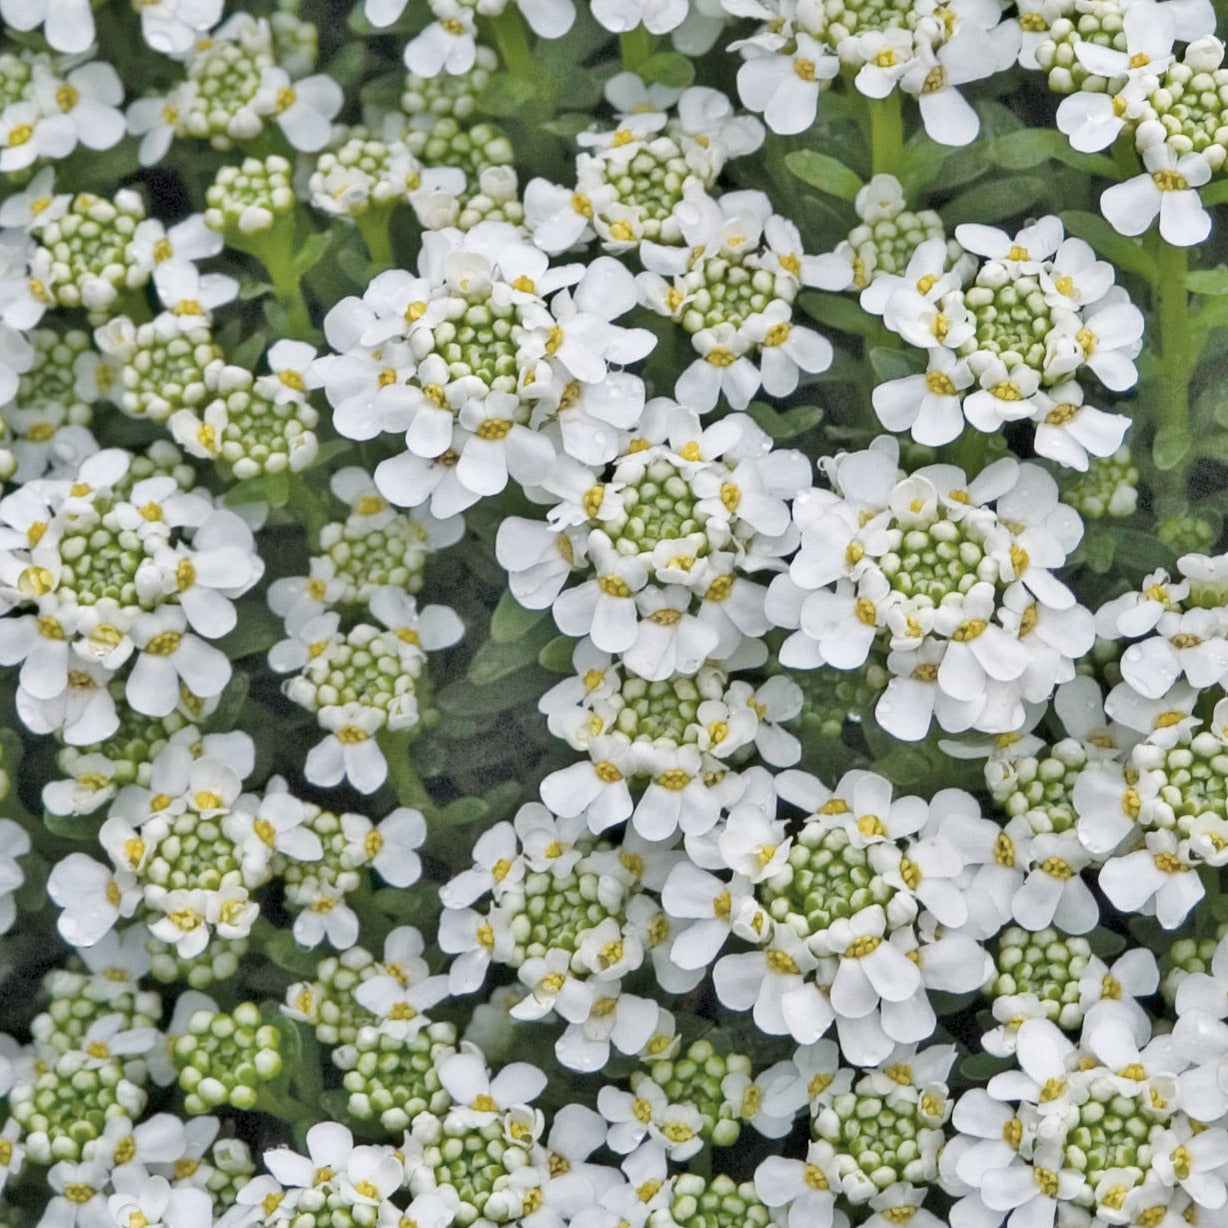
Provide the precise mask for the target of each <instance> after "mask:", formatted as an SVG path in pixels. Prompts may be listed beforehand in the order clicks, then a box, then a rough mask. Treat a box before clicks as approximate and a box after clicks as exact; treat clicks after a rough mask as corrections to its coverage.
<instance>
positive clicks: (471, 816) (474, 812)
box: [439, 797, 490, 827]
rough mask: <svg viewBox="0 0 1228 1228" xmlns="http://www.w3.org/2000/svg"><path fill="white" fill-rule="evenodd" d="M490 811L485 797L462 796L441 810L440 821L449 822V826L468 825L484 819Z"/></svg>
mask: <svg viewBox="0 0 1228 1228" xmlns="http://www.w3.org/2000/svg"><path fill="white" fill-rule="evenodd" d="M489 812H490V807H489V806H488V805H487V803H486V800H485V798H481V797H462V798H458V799H457V800H456V801H454V802H451V803H450V804H449V805H447V806H445V807H444V808H443V809H442V810H441V811H440V812H439V821H440V822H443V823H447V824H448V826H449V827H466V826H468V824H470V823H476V822H477V821H478V820H479V819H484V818H485V817H486V815H487V814H488V813H489Z"/></svg>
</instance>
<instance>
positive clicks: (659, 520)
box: [597, 453, 707, 557]
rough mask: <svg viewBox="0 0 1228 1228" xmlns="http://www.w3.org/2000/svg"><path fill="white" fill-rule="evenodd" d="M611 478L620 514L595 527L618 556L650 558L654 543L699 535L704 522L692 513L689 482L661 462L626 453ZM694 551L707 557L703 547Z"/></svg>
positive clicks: (663, 459) (674, 467)
mask: <svg viewBox="0 0 1228 1228" xmlns="http://www.w3.org/2000/svg"><path fill="white" fill-rule="evenodd" d="M614 476H615V482H616V483H617V488H618V501H619V504H620V505H621V508H620V511H619V513H618V514H617V515H616V516H614V517H612V518H611V519H609V520H606V521H599V522H597V523H599V524H600V526H601V528H602V529H604V530H605V532H606V533H607V534H608V535H609V537H610V539H611V541H612V543H613V546H614V549H615V550H617V551H618V553H619V554H621V555H626V556H630V557H635V556H636V555H641V554H647V553H651V552H652V550H653V549H654V547H656V546H657V545H658V544H659V543H660V542H663V541H678V540H679V539H681V538H684V537H688V536H690V535H692V534H702V533H703V529H704V523H705V521H706V520H707V517H706V516H702V515H700V514H699V513H697V512H696V509H695V505H696V503H697V502H698V500H697V499H696V497H695V492H694V491H693V490H692V489H691V484H690V482H688V481H687V480H686V478H685V477H684V476H683V474H682V472H681V471H680V470H679V468H678V466H677V465H675V464H674V463H673V461H671V460H669V459H668V458H667V457H664V456H658V455H654V456H651V457H650V458H649V459H647V460H643V459H641V458H640V457H639V456H638V455H637V454H635V453H632V454H631V455H629V456H625V457H623V458H622V459H621V460H620V461H619V463H618V468H617V471H616V472H615V475H614ZM603 502H604V500H603ZM697 545H698V547H699V552H700V553H702V554H706V553H707V543H706V541H705V542H703V543H702V544H700V543H697Z"/></svg>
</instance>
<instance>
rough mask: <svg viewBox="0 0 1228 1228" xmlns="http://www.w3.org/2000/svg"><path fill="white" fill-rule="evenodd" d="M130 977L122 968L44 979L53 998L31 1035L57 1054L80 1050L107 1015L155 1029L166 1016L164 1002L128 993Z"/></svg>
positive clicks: (62, 971)
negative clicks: (119, 987) (126, 985)
mask: <svg viewBox="0 0 1228 1228" xmlns="http://www.w3.org/2000/svg"><path fill="white" fill-rule="evenodd" d="M128 980H129V977H128V974H127V973H126V972H124V971H123V970H122V969H117V970H115V971H114V972H110V971H107V972H103V973H100V974H98V975H96V976H91V975H89V974H86V973H82V972H74V971H71V970H69V969H67V968H57V969H54V970H53V971H51V972H49V973H48V974H47V975H46V976H45V977H44V978H43V986H44V988H45V989H46V990H47V992H48V993H49V994H50V995H51V1001H50V1002H48V1004H47V1007H46V1009H45V1010H43V1011H40V1012H39V1013H38V1014H37V1015H35V1016H34V1018H33V1019H32V1020H31V1022H30V1035H31V1037H32V1038H33V1039H34V1040H35V1041H36V1042H37V1043H38V1044H39V1045H40V1046H45V1047H46V1048H47V1049H50V1050H52V1051H54V1052H55V1053H68V1052H69V1051H70V1050H73V1049H80V1048H81V1046H82V1041H83V1039H84V1037H85V1034H86V1032H87V1031H88V1030H89V1027H90V1025H91V1024H92V1023H94V1022H95V1021H97V1020H99V1019H101V1018H102V1017H103V1016H104V1015H122V1016H123V1018H124V1025H123V1026H124V1028H153V1027H157V1026H158V1021H159V1019H161V1017H162V999H161V997H160V996H159V995H158V994H157V993H155V992H154V991H152V990H135V991H132V990H126V989H125V990H124V991H123V992H120V993H116V992H115V988H116V986H117V985H119V984H123V983H124V982H126V981H128Z"/></svg>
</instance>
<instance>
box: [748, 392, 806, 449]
mask: <svg viewBox="0 0 1228 1228" xmlns="http://www.w3.org/2000/svg"><path fill="white" fill-rule="evenodd" d="M749 412H750V416H751V417H752V418H753V419H754V420H755V423H756V424H757V425H758V426H759V427H761V428H762V429H763V430H765V431H766V432H767V433H768V434H769V435H770V436H771V437H772V438H773V439H774V440H776V442H778V443H779V442H780V441H782V440H785V439H793V438H795V437H796V436H798V435H800V434H802V432H803V431H808V430H810V428H811V427H812V426H817V425H818V424H819V423H820V422H822V420H823V409H822V407H821V406H819V405H799V406H797V407H796V408H793V409H788V410H786V411H785V412H784V413H778V412H777V411H776V410H775V409H773V408H772V407H771V406H770V405H768V404H767V403H766V402H765V401H752V402H751V404H750V409H749Z"/></svg>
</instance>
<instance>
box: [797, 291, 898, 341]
mask: <svg viewBox="0 0 1228 1228" xmlns="http://www.w3.org/2000/svg"><path fill="white" fill-rule="evenodd" d="M801 304H802V309H803V310H804V311H805V312H806V313H807V314H808V315H809V316H810V318H811V319H812V320H817V321H818V322H819V323H820V324H824V325H826V326H827V327H828V328H835V329H839V330H840V332H842V333H858V334H860V335H861V336H863V337H868V336H870V335H871V334H872V333H876V332H878V329H879V322H878V318H877V316H872V315H871V314H870V313H869V312H868V311H863V310H862V308H861V307H860V306H859V305H858V303H857V300H856V299H852V298H845V297H843V296H842V295H839V294H823V293H821V292H820V291H818V290H811V291H808V292H807V293H806V294H803V295H802V297H801Z"/></svg>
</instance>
